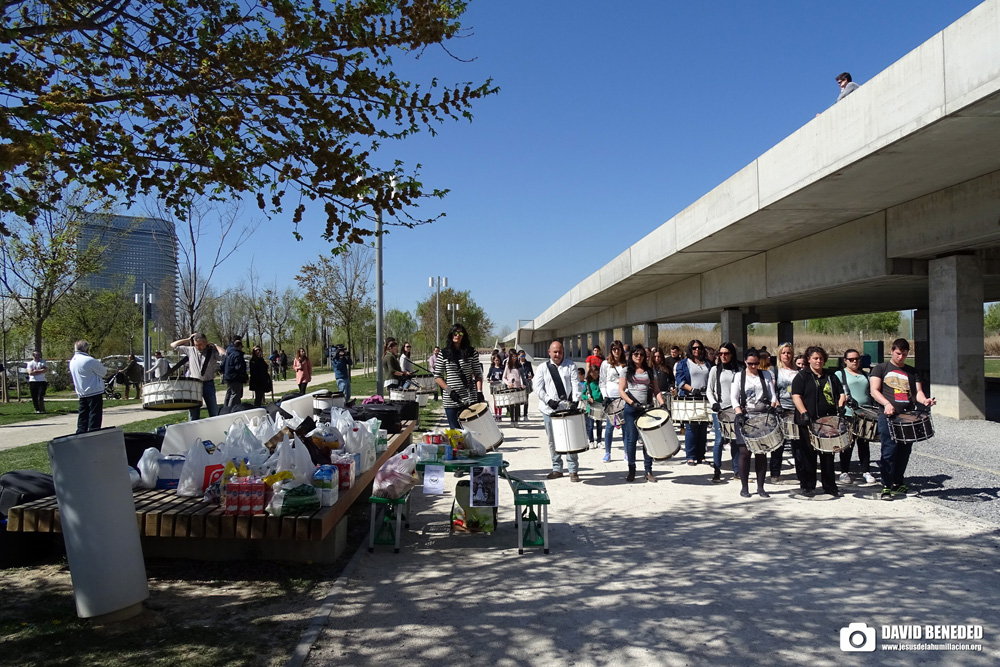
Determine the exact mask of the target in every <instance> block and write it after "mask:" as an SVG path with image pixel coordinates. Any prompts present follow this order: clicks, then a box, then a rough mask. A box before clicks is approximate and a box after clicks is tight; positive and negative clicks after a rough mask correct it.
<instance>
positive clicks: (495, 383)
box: [486, 352, 504, 421]
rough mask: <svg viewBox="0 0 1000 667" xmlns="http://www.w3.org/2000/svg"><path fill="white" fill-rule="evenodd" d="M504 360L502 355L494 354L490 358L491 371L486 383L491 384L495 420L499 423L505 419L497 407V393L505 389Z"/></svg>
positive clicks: (488, 373)
mask: <svg viewBox="0 0 1000 667" xmlns="http://www.w3.org/2000/svg"><path fill="white" fill-rule="evenodd" d="M503 371H504V368H503V360H502V359H501V358H500V353H499V352H497V353H494V355H493V356H492V357H491V358H490V369H489V370H488V371H486V381H487V382H489V383H490V394H491V395H492V396H493V418H494V419H495V420H497V421H500V420H501V419H503V411H502V410H501V409H500V406H498V405H497V396H496V392H497V390H498V389H502V388H503Z"/></svg>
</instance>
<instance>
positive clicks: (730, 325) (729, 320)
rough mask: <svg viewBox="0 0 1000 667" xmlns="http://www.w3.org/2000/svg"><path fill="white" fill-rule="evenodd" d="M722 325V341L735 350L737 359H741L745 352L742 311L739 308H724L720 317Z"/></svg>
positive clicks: (744, 328) (745, 336)
mask: <svg viewBox="0 0 1000 667" xmlns="http://www.w3.org/2000/svg"><path fill="white" fill-rule="evenodd" d="M720 322H721V324H722V341H721V342H723V343H725V342H727V341H728V342H730V343H732V344H733V345H735V346H736V348H737V350H736V351H737V357H738V358H739V359H741V360H742V359H743V353H744V352H746V351H747V325H746V321H745V320H744V318H743V311H741V310H740V309H739V308H725V309H723V311H722V316H721V317H720Z"/></svg>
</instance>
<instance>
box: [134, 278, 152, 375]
mask: <svg viewBox="0 0 1000 667" xmlns="http://www.w3.org/2000/svg"><path fill="white" fill-rule="evenodd" d="M135 302H136V303H137V304H142V363H143V369H144V370H146V371H148V370H149V365H150V359H149V358H150V356H152V355H151V351H150V349H149V348H150V340H149V314H150V310H151V308H150V306H151V305H152V304H153V294H152V292H148V291H147V289H146V283H145V281H143V283H142V294H136V295H135Z"/></svg>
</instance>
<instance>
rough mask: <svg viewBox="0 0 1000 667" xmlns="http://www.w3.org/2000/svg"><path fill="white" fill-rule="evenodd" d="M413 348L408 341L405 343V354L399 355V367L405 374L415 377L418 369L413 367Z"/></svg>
mask: <svg viewBox="0 0 1000 667" xmlns="http://www.w3.org/2000/svg"><path fill="white" fill-rule="evenodd" d="M412 357H413V348H412V347H411V346H410V343H409V342H407V341H404V342H403V353H402V354H401V355H399V367H400V368H402V369H403V372H404V373H409V374H410V375H413V374H414V373H416V372H417V369H416V367H415V366H414V365H413V359H412Z"/></svg>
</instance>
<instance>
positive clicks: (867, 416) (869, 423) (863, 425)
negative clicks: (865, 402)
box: [851, 406, 878, 442]
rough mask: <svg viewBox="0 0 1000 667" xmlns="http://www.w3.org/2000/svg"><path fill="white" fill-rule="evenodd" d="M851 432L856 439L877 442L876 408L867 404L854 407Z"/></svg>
mask: <svg viewBox="0 0 1000 667" xmlns="http://www.w3.org/2000/svg"><path fill="white" fill-rule="evenodd" d="M851 433H852V434H853V435H854V438H855V439H857V440H867V441H868V442H878V410H877V409H876V408H871V407H867V406H861V407H857V408H854V421H852V422H851Z"/></svg>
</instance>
